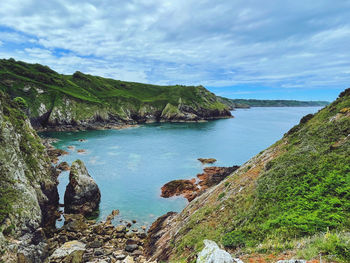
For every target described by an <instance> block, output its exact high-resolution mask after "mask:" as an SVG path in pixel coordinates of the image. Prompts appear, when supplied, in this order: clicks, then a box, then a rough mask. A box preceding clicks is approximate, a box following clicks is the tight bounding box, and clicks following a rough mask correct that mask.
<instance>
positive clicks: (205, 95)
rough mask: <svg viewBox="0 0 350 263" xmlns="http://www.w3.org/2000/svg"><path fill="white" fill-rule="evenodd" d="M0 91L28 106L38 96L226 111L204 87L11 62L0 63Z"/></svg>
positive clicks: (112, 103)
mask: <svg viewBox="0 0 350 263" xmlns="http://www.w3.org/2000/svg"><path fill="white" fill-rule="evenodd" d="M0 90H3V91H5V92H6V93H8V94H10V95H11V96H12V97H18V96H20V97H23V98H25V99H26V100H27V101H28V103H29V104H31V103H32V101H33V100H35V98H36V96H37V95H38V94H39V95H41V97H43V95H45V97H46V98H41V100H43V101H45V102H47V103H53V101H55V100H56V98H57V97H62V96H69V97H70V98H73V99H76V100H79V101H83V102H87V103H93V104H100V105H103V106H112V107H114V106H115V103H117V102H118V103H120V102H125V103H130V104H133V105H134V106H136V108H137V107H139V106H140V105H145V104H146V105H151V106H154V107H162V108H164V107H165V105H166V104H167V103H170V104H172V105H178V104H179V103H183V104H186V105H195V106H196V107H198V106H200V107H203V108H208V109H212V108H217V109H227V106H225V105H224V104H222V103H220V102H219V101H218V100H217V98H216V96H215V95H214V94H213V93H211V92H209V91H208V90H206V89H205V88H204V87H203V86H182V85H175V86H158V85H151V84H142V83H136V82H126V81H120V80H114V79H110V78H103V77H98V76H92V75H88V74H83V73H81V72H79V71H77V72H75V73H74V74H73V75H63V74H59V73H57V72H55V71H53V70H52V69H50V68H49V67H47V66H43V65H40V64H29V63H25V62H21V61H15V60H14V59H8V60H6V59H1V60H0Z"/></svg>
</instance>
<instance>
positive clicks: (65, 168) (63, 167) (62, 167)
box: [56, 162, 70, 171]
mask: <svg viewBox="0 0 350 263" xmlns="http://www.w3.org/2000/svg"><path fill="white" fill-rule="evenodd" d="M56 169H59V170H61V171H69V169H70V168H69V164H68V163H67V162H61V163H60V164H59V165H57V166H56Z"/></svg>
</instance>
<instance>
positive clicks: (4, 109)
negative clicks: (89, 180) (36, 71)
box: [0, 92, 58, 262]
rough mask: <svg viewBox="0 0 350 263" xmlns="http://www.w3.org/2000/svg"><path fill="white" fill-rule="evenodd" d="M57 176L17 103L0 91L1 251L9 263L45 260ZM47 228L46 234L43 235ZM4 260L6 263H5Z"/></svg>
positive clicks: (56, 201) (55, 205) (51, 224)
mask: <svg viewBox="0 0 350 263" xmlns="http://www.w3.org/2000/svg"><path fill="white" fill-rule="evenodd" d="M57 184H58V181H57V176H56V172H55V170H54V169H53V167H52V166H51V162H50V159H49V157H48V155H47V153H46V150H45V147H44V146H43V145H42V143H41V140H40V138H39V137H38V135H37V134H36V132H35V131H34V130H33V129H32V127H31V124H30V122H29V120H28V119H27V117H26V116H25V114H24V113H22V111H21V110H20V108H19V105H18V104H17V103H16V102H13V101H11V100H10V99H9V98H8V97H7V96H6V95H4V94H3V93H1V92H0V250H1V251H4V252H5V253H2V254H1V257H2V260H3V261H4V262H17V259H18V260H22V261H21V262H24V260H25V262H40V260H41V259H43V258H44V257H45V256H46V253H47V248H46V247H47V246H46V242H45V239H46V238H45V236H48V235H50V232H51V228H52V227H53V224H54V222H55V218H56V211H57V206H58V192H57ZM43 228H44V229H45V231H44V230H43ZM0 261H1V260H0Z"/></svg>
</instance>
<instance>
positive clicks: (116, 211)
mask: <svg viewBox="0 0 350 263" xmlns="http://www.w3.org/2000/svg"><path fill="white" fill-rule="evenodd" d="M117 215H119V210H112V213H111V214H110V215H109V216H107V218H106V224H111V223H112V220H113V219H114V217H116V216H117Z"/></svg>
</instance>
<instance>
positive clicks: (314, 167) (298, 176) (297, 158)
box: [173, 89, 350, 262]
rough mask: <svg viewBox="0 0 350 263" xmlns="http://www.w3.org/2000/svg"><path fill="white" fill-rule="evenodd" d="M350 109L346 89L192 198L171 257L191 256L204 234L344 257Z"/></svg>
mask: <svg viewBox="0 0 350 263" xmlns="http://www.w3.org/2000/svg"><path fill="white" fill-rule="evenodd" d="M349 108H350V89H348V90H346V91H344V92H343V93H341V95H340V96H339V98H338V99H337V100H336V101H335V102H333V103H332V104H330V105H329V106H327V107H325V108H324V109H322V110H321V111H319V112H318V113H316V114H315V115H307V116H305V117H304V118H303V119H302V120H301V121H300V124H298V125H297V126H295V127H294V128H292V129H291V130H290V131H289V132H288V133H287V134H285V136H284V137H283V138H282V139H281V140H280V141H278V142H276V143H275V144H274V145H272V146H271V147H270V148H268V149H267V150H265V151H263V152H261V153H260V154H258V155H257V156H256V157H254V158H253V159H252V160H250V161H249V162H248V163H246V164H245V165H244V166H243V167H241V169H239V170H238V171H237V172H235V173H233V174H232V175H231V176H229V177H228V178H227V179H226V180H225V182H223V183H222V184H220V185H218V186H217V187H216V188H215V189H214V191H211V193H210V195H207V196H206V195H204V196H202V197H199V199H196V200H194V201H193V202H194V203H193V204H192V206H191V209H193V208H194V207H197V210H196V212H195V213H194V214H193V215H189V216H188V217H189V218H188V219H187V220H186V222H187V223H186V224H184V225H183V226H182V227H181V229H180V231H179V233H180V234H179V235H178V236H177V237H176V239H177V240H175V241H173V242H174V243H175V244H177V245H175V249H176V251H177V254H176V255H174V257H173V259H176V260H181V259H183V258H189V257H190V256H188V255H190V254H191V253H189V251H192V253H194V252H198V251H199V250H200V249H201V248H202V246H203V245H202V241H203V239H206V238H209V239H213V240H215V241H216V242H219V243H221V244H222V245H224V246H226V247H227V249H229V250H232V252H234V251H240V253H247V254H251V253H264V254H270V253H273V254H277V255H278V253H285V252H286V251H289V252H288V253H290V255H294V256H298V255H299V256H303V257H305V258H307V259H315V258H319V256H320V255H322V257H323V258H324V259H328V260H332V261H333V262H349V261H350V252H349V244H350V135H349V134H350V111H349V110H348V109H349ZM183 213H184V215H186V213H188V212H187V211H186V209H185V211H184V212H183ZM182 220H183V219H182ZM204 229H205V231H204ZM300 244H302V246H301V245H300ZM298 253H299V254H298ZM191 255H193V254H191Z"/></svg>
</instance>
